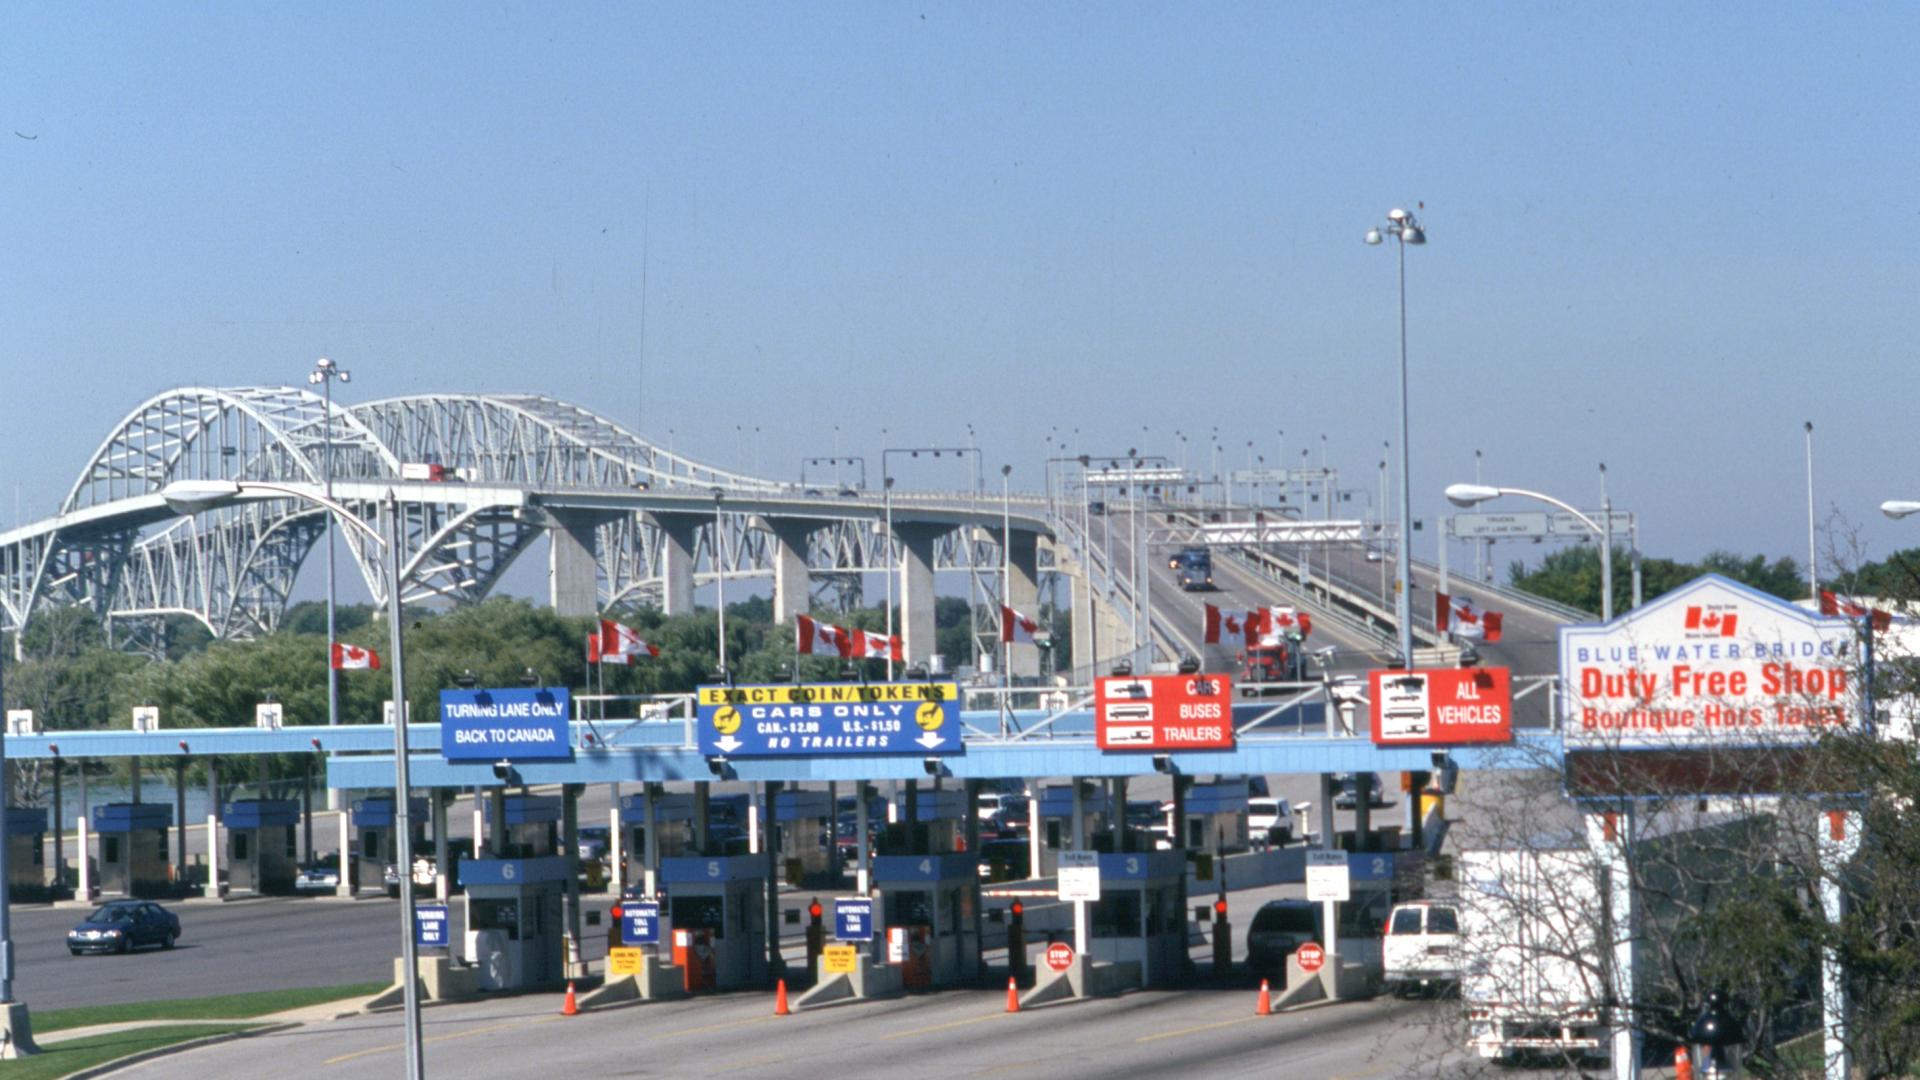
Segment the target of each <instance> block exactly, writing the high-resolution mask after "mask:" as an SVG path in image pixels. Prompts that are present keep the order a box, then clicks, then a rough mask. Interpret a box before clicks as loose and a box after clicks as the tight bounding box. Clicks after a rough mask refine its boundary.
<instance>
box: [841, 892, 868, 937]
mask: <svg viewBox="0 0 1920 1080" xmlns="http://www.w3.org/2000/svg"><path fill="white" fill-rule="evenodd" d="M833 940H835V941H871V940H873V898H872V897H867V896H842V897H838V898H837V899H835V900H834V902H833Z"/></svg>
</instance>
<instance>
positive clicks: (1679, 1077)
mask: <svg viewBox="0 0 1920 1080" xmlns="http://www.w3.org/2000/svg"><path fill="white" fill-rule="evenodd" d="M1673 1080H1693V1059H1692V1058H1689V1057H1688V1056H1687V1048H1686V1047H1684V1046H1681V1047H1676V1048H1675V1049H1674V1051H1673Z"/></svg>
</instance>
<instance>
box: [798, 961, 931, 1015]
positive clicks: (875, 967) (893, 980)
mask: <svg viewBox="0 0 1920 1080" xmlns="http://www.w3.org/2000/svg"><path fill="white" fill-rule="evenodd" d="M817 964H818V962H817V961H816V968H815V971H814V984H813V988H812V989H810V990H808V991H807V992H806V993H804V994H801V995H800V996H799V997H798V998H795V999H794V1008H796V1009H805V1008H816V1007H818V1006H821V1005H831V1004H833V1003H834V1002H836V1001H857V1000H863V999H866V998H885V997H899V996H900V995H902V994H904V993H906V992H907V987H906V982H905V980H904V978H903V975H902V972H901V970H900V967H899V965H897V964H874V963H862V964H860V965H859V966H857V967H855V968H854V969H853V970H852V971H851V972H847V973H842V974H835V975H823V974H821V973H820V972H819V970H818V967H817Z"/></svg>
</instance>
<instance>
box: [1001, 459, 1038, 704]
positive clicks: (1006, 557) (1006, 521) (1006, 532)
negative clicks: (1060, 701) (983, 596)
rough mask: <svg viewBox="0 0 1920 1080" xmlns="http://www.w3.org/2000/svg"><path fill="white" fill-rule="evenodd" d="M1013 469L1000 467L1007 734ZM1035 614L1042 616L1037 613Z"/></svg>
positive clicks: (1003, 680) (1010, 683) (1010, 688)
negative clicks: (1008, 621) (1008, 622)
mask: <svg viewBox="0 0 1920 1080" xmlns="http://www.w3.org/2000/svg"><path fill="white" fill-rule="evenodd" d="M1012 478H1013V466H1011V465H1002V466H1000V605H1001V611H1000V685H1001V688H1002V689H1003V690H1004V691H1005V693H1003V694H1001V695H1000V734H1002V735H1005V734H1006V733H1007V731H1006V728H1007V716H1008V714H1009V713H1011V712H1012V710H1013V635H1012V634H1010V633H1008V632H1007V613H1008V612H1009V611H1012V610H1013V489H1012V486H1011V485H1012V482H1013V480H1012ZM1035 614H1038V613H1037V612H1036V613H1035Z"/></svg>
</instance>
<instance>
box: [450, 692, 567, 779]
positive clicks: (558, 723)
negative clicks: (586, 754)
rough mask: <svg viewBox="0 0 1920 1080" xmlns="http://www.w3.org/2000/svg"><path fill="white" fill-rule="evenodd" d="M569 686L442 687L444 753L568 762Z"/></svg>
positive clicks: (466, 758)
mask: <svg viewBox="0 0 1920 1080" xmlns="http://www.w3.org/2000/svg"><path fill="white" fill-rule="evenodd" d="M569 708H570V698H569V696H568V694H567V688H566V687H564V686H548V687H510V688H500V689H491V690H442V691H440V755H441V756H442V757H444V758H446V759H447V760H448V761H556V760H559V761H564V760H566V759H568V758H571V757H573V745H572V742H571V741H570V740H569V738H568V734H567V714H568V712H569Z"/></svg>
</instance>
